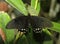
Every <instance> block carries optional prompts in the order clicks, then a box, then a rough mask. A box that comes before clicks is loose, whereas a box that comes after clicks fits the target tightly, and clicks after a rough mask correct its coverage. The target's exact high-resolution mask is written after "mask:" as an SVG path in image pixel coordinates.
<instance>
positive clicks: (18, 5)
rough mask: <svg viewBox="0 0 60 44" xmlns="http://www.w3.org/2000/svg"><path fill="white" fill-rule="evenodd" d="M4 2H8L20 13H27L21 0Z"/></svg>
mask: <svg viewBox="0 0 60 44" xmlns="http://www.w3.org/2000/svg"><path fill="white" fill-rule="evenodd" d="M6 2H8V3H9V4H10V5H11V6H13V7H14V8H16V9H17V10H18V11H20V12H21V13H22V14H24V15H28V12H27V10H26V8H25V5H24V3H23V2H22V0H6Z"/></svg>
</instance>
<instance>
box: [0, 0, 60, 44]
mask: <svg viewBox="0 0 60 44" xmlns="http://www.w3.org/2000/svg"><path fill="white" fill-rule="evenodd" d="M5 1H6V2H8V3H9V4H10V5H11V6H13V7H14V8H16V9H17V10H19V11H20V12H21V13H22V14H24V15H25V16H27V15H28V12H30V14H31V15H32V14H34V15H35V16H38V13H39V11H40V9H41V8H40V2H39V0H31V5H30V7H29V6H28V10H27V9H26V4H24V3H23V1H22V0H18V1H17V0H5ZM34 10H35V11H34ZM32 11H33V13H32ZM10 20H11V19H10V17H9V16H8V14H7V13H0V28H3V29H4V31H5V33H6V42H5V44H9V42H10V41H12V40H13V39H14V36H15V34H14V30H8V29H6V28H5V27H6V24H7V23H8V22H9V21H10ZM3 21H4V22H3ZM52 24H53V26H52V28H50V30H53V31H56V32H59V33H60V24H59V23H55V22H52ZM43 31H44V32H46V33H47V34H49V35H50V36H51V35H52V33H51V32H49V31H48V30H47V29H43ZM32 36H33V35H32V33H29V34H28V35H27V36H25V35H23V36H19V33H18V34H17V36H16V38H15V39H16V40H17V39H18V38H19V37H20V40H19V41H18V44H19V43H21V44H24V43H26V44H38V43H36V41H35V40H34V39H33V38H32ZM30 38H31V39H30ZM31 40H32V41H31ZM24 41H25V42H24ZM48 43H49V42H46V44H48ZM44 44H45V43H44Z"/></svg>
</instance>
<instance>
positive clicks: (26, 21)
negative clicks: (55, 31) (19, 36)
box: [6, 16, 52, 33]
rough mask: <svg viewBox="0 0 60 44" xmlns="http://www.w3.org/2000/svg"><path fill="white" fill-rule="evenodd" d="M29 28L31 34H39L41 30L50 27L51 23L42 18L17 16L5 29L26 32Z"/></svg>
mask: <svg viewBox="0 0 60 44" xmlns="http://www.w3.org/2000/svg"><path fill="white" fill-rule="evenodd" d="M30 26H31V27H32V31H33V32H36V33H39V32H40V31H41V29H43V28H50V27H52V23H51V21H49V20H48V19H47V18H44V17H39V16H19V17H17V18H15V19H13V20H11V21H10V22H9V23H8V24H7V26H6V27H7V28H9V29H18V30H19V31H21V32H28V31H29V27H30Z"/></svg>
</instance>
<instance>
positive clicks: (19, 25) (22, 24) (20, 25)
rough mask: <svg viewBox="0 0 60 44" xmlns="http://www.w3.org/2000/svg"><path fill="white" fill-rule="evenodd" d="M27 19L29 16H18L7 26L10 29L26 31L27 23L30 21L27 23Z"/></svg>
mask: <svg viewBox="0 0 60 44" xmlns="http://www.w3.org/2000/svg"><path fill="white" fill-rule="evenodd" d="M26 21H27V16H20V17H17V18H15V19H13V20H11V21H10V22H9V23H8V24H7V26H6V28H9V29H18V30H19V31H26V30H25V29H26V28H27V26H26V25H27V24H28V22H27V23H26Z"/></svg>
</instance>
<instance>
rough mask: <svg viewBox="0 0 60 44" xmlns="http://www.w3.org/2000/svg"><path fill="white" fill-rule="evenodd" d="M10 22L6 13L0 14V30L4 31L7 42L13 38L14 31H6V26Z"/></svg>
mask: <svg viewBox="0 0 60 44" xmlns="http://www.w3.org/2000/svg"><path fill="white" fill-rule="evenodd" d="M10 20H11V19H10V17H9V15H8V14H7V13H5V12H0V28H2V29H3V30H4V32H5V34H6V40H7V41H11V40H13V38H14V30H13V29H12V30H9V29H6V25H7V23H8V22H9V21H10Z"/></svg>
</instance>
